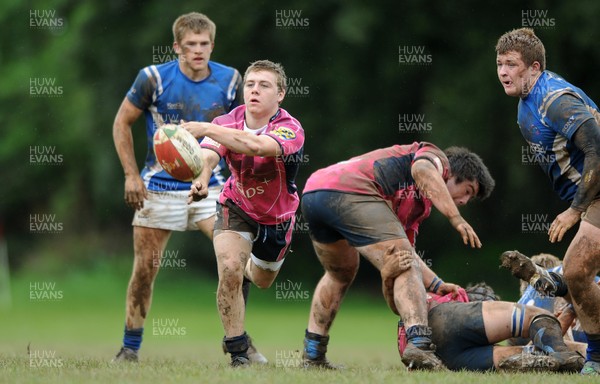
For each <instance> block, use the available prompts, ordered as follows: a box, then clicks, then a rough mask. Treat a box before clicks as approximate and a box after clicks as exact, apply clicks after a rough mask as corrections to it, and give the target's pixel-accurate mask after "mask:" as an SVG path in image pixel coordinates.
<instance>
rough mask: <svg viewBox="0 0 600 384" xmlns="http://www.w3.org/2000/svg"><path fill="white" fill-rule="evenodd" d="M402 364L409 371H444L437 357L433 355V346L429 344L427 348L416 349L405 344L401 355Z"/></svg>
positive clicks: (444, 368) (414, 346) (409, 343)
mask: <svg viewBox="0 0 600 384" xmlns="http://www.w3.org/2000/svg"><path fill="white" fill-rule="evenodd" d="M402 362H403V363H404V365H405V366H406V368H407V369H408V370H409V371H412V370H423V371H446V370H447V368H446V366H444V364H443V363H442V361H441V360H440V359H439V357H437V356H436V354H435V345H433V344H430V345H429V347H428V348H418V347H417V346H416V345H414V344H413V343H411V342H408V344H406V348H405V349H404V353H403V354H402Z"/></svg>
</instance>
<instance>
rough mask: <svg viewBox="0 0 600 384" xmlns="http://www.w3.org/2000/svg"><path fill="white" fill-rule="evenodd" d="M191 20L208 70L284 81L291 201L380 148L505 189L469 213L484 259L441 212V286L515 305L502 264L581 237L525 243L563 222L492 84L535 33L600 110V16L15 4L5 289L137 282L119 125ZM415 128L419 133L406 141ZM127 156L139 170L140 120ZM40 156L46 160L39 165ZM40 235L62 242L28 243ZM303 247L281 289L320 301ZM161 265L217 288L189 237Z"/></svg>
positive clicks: (6, 78)
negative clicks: (500, 61) (470, 165)
mask: <svg viewBox="0 0 600 384" xmlns="http://www.w3.org/2000/svg"><path fill="white" fill-rule="evenodd" d="M190 11H198V12H203V13H205V14H207V15H208V16H209V17H210V18H211V19H212V20H213V21H215V23H216V24H217V36H216V45H215V50H214V52H213V55H212V59H213V60H215V61H218V62H221V63H224V64H227V65H230V66H233V67H235V68H237V69H238V70H239V71H240V72H242V73H243V71H244V70H245V68H246V67H247V65H248V64H249V63H250V62H252V61H254V60H258V59H270V60H272V61H277V62H280V63H282V64H283V65H284V67H285V69H286V73H287V75H288V77H289V78H290V79H291V83H290V84H291V85H292V87H293V92H291V93H290V94H289V95H288V97H287V98H286V99H285V100H284V103H283V107H284V108H286V109H287V110H288V111H290V112H291V113H292V115H294V116H295V117H297V118H298V119H299V120H300V121H301V123H302V124H303V126H304V129H305V133H306V145H305V154H306V156H305V159H306V161H305V162H304V164H303V166H302V167H301V169H300V173H299V176H298V180H297V182H298V186H299V188H300V190H301V189H302V188H303V186H304V183H305V180H306V178H307V177H308V176H309V175H310V173H311V172H313V171H314V170H316V169H318V168H321V167H324V166H326V165H329V164H332V163H334V162H337V161H340V160H344V159H347V158H349V157H352V156H355V155H358V154H361V153H364V152H367V151H370V150H372V149H375V148H379V147H385V146H390V145H393V144H405V143H411V142H413V141H421V140H423V141H430V142H433V143H435V144H436V145H438V146H439V147H441V148H446V147H448V146H451V145H459V146H465V147H468V148H470V149H471V150H473V151H474V152H476V153H478V154H479V155H480V156H481V157H482V158H483V160H484V162H485V163H486V164H487V165H488V167H489V169H490V171H491V173H492V175H493V176H494V178H495V180H496V183H497V186H496V189H495V191H494V193H493V194H492V196H491V197H490V198H489V199H488V200H486V201H483V202H475V203H472V204H469V205H468V206H467V207H464V208H462V209H461V211H462V213H463V215H464V217H465V218H466V219H467V221H469V223H470V224H471V225H472V226H473V227H474V228H475V230H476V232H477V233H478V235H479V237H480V238H481V240H482V242H483V244H484V246H483V248H482V249H480V250H471V249H470V248H467V247H465V246H464V245H463V244H462V241H461V240H460V238H459V236H458V234H457V233H456V232H455V230H454V229H452V227H451V226H450V224H449V223H448V222H447V220H446V219H445V218H444V217H442V215H440V214H439V213H438V212H437V211H435V210H434V211H433V213H432V215H431V218H430V219H429V220H427V221H426V222H425V223H424V224H423V225H422V226H421V234H420V235H419V237H418V239H417V250H418V252H419V255H420V256H422V257H423V258H424V259H425V261H426V263H427V264H428V265H430V266H431V267H432V268H433V269H434V270H435V271H436V272H438V274H439V275H440V276H442V277H443V278H444V279H445V280H447V281H454V282H456V283H459V284H462V285H466V284H467V283H469V282H477V281H481V280H485V281H487V282H488V283H490V284H491V285H492V286H494V287H495V288H496V289H497V290H498V291H499V292H500V294H501V295H503V296H504V297H506V298H516V297H517V292H516V287H517V282H516V281H513V279H512V278H510V276H509V274H508V272H506V271H503V270H502V271H500V270H498V264H499V263H498V257H499V255H500V253H501V252H502V251H504V250H508V249H519V250H521V251H522V252H524V253H526V254H535V253H539V252H549V253H553V254H556V255H558V256H559V257H561V258H562V256H563V254H564V252H565V251H566V247H567V245H568V241H569V240H570V239H571V238H572V236H573V234H574V230H571V231H570V233H569V234H568V236H567V239H565V240H563V242H562V243H560V244H550V243H549V242H548V241H547V236H546V235H545V234H543V233H537V232H536V231H534V230H525V231H524V230H523V228H524V227H523V223H524V222H527V221H528V220H529V222H531V221H534V222H535V221H536V220H537V221H538V222H539V223H538V224H539V225H541V226H543V224H544V223H545V222H547V223H548V224H549V223H550V222H551V221H552V220H553V219H554V217H555V216H556V215H557V214H558V213H560V212H562V211H563V210H564V209H566V208H567V205H566V204H565V203H563V202H560V201H559V200H558V198H557V197H556V196H555V194H554V193H553V192H552V191H551V188H550V184H549V182H548V181H547V179H546V178H545V176H544V175H543V173H542V172H541V171H540V169H539V168H538V167H537V166H535V165H531V164H529V163H527V161H525V158H524V157H523V155H524V154H523V151H525V146H524V141H523V139H522V137H521V135H520V133H519V131H518V127H517V124H516V106H517V100H516V99H513V98H509V97H507V96H505V94H504V92H503V90H502V87H501V85H500V83H499V81H498V79H497V76H496V68H495V52H494V46H495V43H496V40H497V38H498V37H499V36H500V35H501V34H502V33H504V32H506V31H508V30H510V29H513V28H518V27H521V26H524V25H530V26H534V29H535V30H536V33H537V34H538V35H539V36H540V37H541V39H542V41H543V42H544V43H545V46H546V50H547V67H548V69H550V70H552V71H554V72H557V73H559V74H561V75H562V76H564V77H565V78H566V79H567V80H568V81H570V82H572V83H574V84H576V85H578V86H580V87H581V88H583V89H584V91H586V93H588V95H589V96H590V97H591V98H592V99H596V100H597V101H599V100H600V81H599V80H600V79H599V76H600V75H599V74H598V71H596V70H595V69H596V67H597V64H598V62H600V50H598V49H597V44H598V37H599V36H600V25H599V24H598V23H597V15H599V14H600V3H598V2H596V1H592V0H589V1H578V2H576V3H568V2H559V1H530V2H521V1H505V2H501V3H489V4H482V3H481V2H478V1H470V0H469V1H459V0H449V1H418V0H403V1H387V0H384V1H378V2H371V3H365V2H363V1H359V0H346V1H341V0H323V1H320V2H318V3H315V2H312V1H301V0H297V1H289V2H285V3H283V2H281V1H274V0H263V1H249V0H241V1H232V2H215V1H198V0H195V1H179V2H161V1H148V2H141V1H116V0H103V1H100V0H92V1H87V2H76V1H72V0H71V1H69V0H53V1H48V2H40V1H26V2H18V1H9V2H5V5H3V7H2V10H0V20H1V21H2V25H3V30H4V32H5V33H3V34H2V35H1V36H0V68H1V73H2V80H1V86H0V108H1V109H2V111H1V113H0V119H1V120H2V128H1V129H2V131H1V132H2V136H1V137H2V139H1V140H0V160H1V164H2V175H3V177H2V179H3V180H4V182H6V183H7V184H5V187H4V188H2V189H1V192H0V193H1V198H0V225H1V226H2V229H3V237H4V239H5V240H6V243H7V249H8V259H9V263H10V267H11V270H12V271H13V273H28V272H36V273H45V274H60V273H66V272H65V271H69V270H92V269H94V268H100V267H107V268H111V266H114V265H119V264H121V263H123V264H126V265H127V266H129V265H130V263H131V260H132V240H131V234H132V230H131V226H130V222H131V218H132V212H131V211H130V210H129V208H127V207H126V206H125V205H124V203H123V181H124V179H123V173H122V169H121V166H120V163H119V160H118V158H117V155H116V152H115V149H114V145H113V141H112V123H113V120H114V116H115V113H116V111H117V109H118V107H119V105H120V103H121V101H122V99H123V97H124V96H125V93H126V92H127V90H128V88H129V87H130V86H131V84H132V82H133V80H134V78H135V76H136V74H137V72H138V71H139V70H140V69H141V68H142V67H144V66H146V65H149V64H158V63H159V61H161V60H163V59H164V58H165V57H166V56H167V55H169V54H171V55H172V54H174V52H172V50H171V51H169V49H168V48H169V47H170V46H171V44H172V40H173V38H172V33H171V25H172V23H173V21H174V20H175V18H176V17H177V16H179V15H180V14H183V13H186V12H190ZM161 55H162V56H161ZM32 87H33V89H32ZM40 89H42V90H43V91H42V92H39V90H40ZM44 90H45V91H44ZM411 121H412V122H415V123H417V125H413V126H412V127H413V128H414V127H417V128H416V129H407V127H409V126H407V125H404V126H403V125H402V124H401V123H403V122H404V123H406V122H411ZM134 139H135V147H136V155H137V158H138V164H139V165H140V168H141V167H142V166H143V159H144V158H145V155H146V146H147V143H146V139H145V128H144V125H143V121H142V119H140V120H139V121H138V122H137V123H136V125H135V126H134ZM41 154H46V155H50V154H53V155H55V156H54V157H46V160H47V161H43V160H41V161H36V160H35V159H36V157H35V156H38V157H37V159H43V157H39V156H40V155H41ZM32 155H34V158H33V160H32V157H31V156H32ZM536 214H537V215H540V216H535V215H536ZM44 215H46V216H44ZM528 215H532V216H528ZM40 221H45V222H46V223H53V224H55V225H54V229H58V230H56V231H54V232H53V233H50V232H51V231H50V232H43V233H40V232H36V231H34V230H32V223H34V224H35V223H36V222H40ZM300 221H301V218H300ZM58 224H60V225H58ZM57 225H58V226H57ZM539 225H538V226H539ZM529 228H532V227H529ZM298 229H299V230H298V233H297V234H296V236H295V241H294V245H293V250H294V252H293V253H292V254H291V255H290V256H289V257H288V259H287V261H286V265H285V266H284V267H283V269H282V272H281V275H280V276H281V277H280V279H283V280H284V281H285V280H286V279H290V280H295V281H298V280H302V281H306V282H307V285H308V284H309V283H310V285H311V286H314V284H313V283H314V282H316V279H318V277H319V276H320V275H321V274H322V269H321V267H320V265H319V264H318V261H317V260H316V257H315V256H314V253H313V251H312V248H311V245H310V239H309V237H308V234H307V233H306V231H305V227H303V226H302V225H300V226H299V227H298ZM538 229H539V228H538ZM169 248H171V249H177V250H180V251H181V252H180V253H179V255H180V257H184V258H185V259H186V260H187V261H188V265H189V268H188V271H187V273H188V274H189V276H190V277H191V278H194V276H195V275H208V276H212V277H215V278H216V267H215V265H216V264H215V262H214V254H213V251H212V246H211V244H210V242H208V241H207V240H206V239H204V238H203V237H202V235H200V234H199V233H189V232H187V233H181V234H175V235H173V236H172V239H171V242H170V246H169ZM181 255H184V256H181ZM378 279H379V277H378V274H377V273H376V271H375V270H374V269H373V268H372V267H371V266H369V265H367V264H366V263H363V266H362V267H361V271H360V272H359V276H358V279H357V282H356V285H358V286H359V287H361V288H362V289H364V290H367V291H373V292H377V291H378V290H379V280H378Z"/></svg>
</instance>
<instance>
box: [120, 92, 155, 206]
mask: <svg viewBox="0 0 600 384" xmlns="http://www.w3.org/2000/svg"><path fill="white" fill-rule="evenodd" d="M141 114H142V110H141V109H139V108H137V107H136V106H135V105H133V104H132V103H131V102H130V101H129V100H128V99H127V98H125V99H124V100H123V102H122V103H121V106H120V107H119V111H118V112H117V115H116V116H115V121H114V124H113V141H114V143H115V148H116V150H117V155H118V156H119V160H120V161H121V166H122V167H123V172H124V174H125V196H124V197H125V203H126V204H127V205H129V206H130V207H132V208H134V209H142V208H143V207H144V199H145V198H146V195H147V191H146V187H145V186H144V182H143V181H142V178H141V177H140V171H139V168H138V166H137V163H136V161H135V153H134V150H133V134H132V132H131V127H132V126H133V123H134V122H135V121H136V120H137V119H138V117H140V115H141Z"/></svg>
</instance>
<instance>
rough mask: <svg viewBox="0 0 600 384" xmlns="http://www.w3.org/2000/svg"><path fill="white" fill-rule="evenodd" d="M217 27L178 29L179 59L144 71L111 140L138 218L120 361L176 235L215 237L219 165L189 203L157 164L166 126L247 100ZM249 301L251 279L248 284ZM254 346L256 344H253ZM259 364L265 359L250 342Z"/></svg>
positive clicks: (191, 19) (206, 23) (134, 354)
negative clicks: (139, 128)
mask: <svg viewBox="0 0 600 384" xmlns="http://www.w3.org/2000/svg"><path fill="white" fill-rule="evenodd" d="M215 32H216V26H215V24H214V23H213V22H212V21H211V20H210V19H209V18H208V17H207V16H206V15H203V14H200V13H196V12H192V13H188V14H185V15H182V16H180V17H178V18H177V20H175V22H174V24H173V37H174V43H173V48H174V51H175V52H176V53H177V55H178V59H176V60H173V61H169V62H166V63H164V64H159V65H150V66H148V67H145V68H143V69H142V70H140V71H139V73H138V75H137V78H136V79H135V81H134V83H133V86H132V87H131V88H130V90H129V92H128V93H127V95H126V97H125V99H124V100H123V102H122V103H121V106H120V108H119V110H118V112H117V115H116V117H115V122H114V126H113V139H114V143H115V147H116V150H117V153H118V155H119V159H120V161H121V165H122V166H123V171H124V173H125V203H126V204H127V205H129V206H130V207H131V208H133V209H134V210H135V214H134V218H133V223H132V224H133V248H134V262H133V272H132V275H131V280H130V281H129V287H128V288H127V298H126V319H125V332H124V333H125V334H124V337H123V347H122V348H121V350H120V351H119V353H118V354H117V356H116V358H115V360H117V361H119V360H126V361H137V360H138V350H139V348H140V345H141V342H142V334H143V330H144V328H143V327H144V321H145V320H146V317H147V315H148V311H149V310H150V304H151V301H152V290H153V284H154V280H155V278H156V275H157V273H158V271H159V268H160V266H161V258H162V256H163V252H164V250H165V247H166V245H167V242H168V240H169V236H170V234H171V231H186V230H200V231H201V232H202V233H204V234H205V235H206V236H207V237H209V238H210V239H212V235H213V227H214V219H215V212H216V202H217V198H218V195H219V192H220V190H221V187H222V185H223V184H224V181H225V179H224V177H223V176H222V175H221V173H220V167H218V166H217V168H215V169H214V171H213V174H212V177H211V179H210V184H209V195H208V197H207V198H206V199H204V200H202V201H199V202H194V203H192V204H189V205H188V204H187V195H188V192H189V190H190V188H191V183H190V182H181V181H178V180H176V179H174V178H173V177H171V176H170V175H169V174H167V173H166V172H165V171H164V170H163V169H162V167H161V166H160V164H159V163H158V162H157V161H156V157H155V154H154V152H153V148H152V137H153V135H154V132H155V131H156V129H157V127H160V126H161V125H163V124H168V123H173V124H178V123H180V122H181V121H207V122H210V121H212V120H213V119H214V118H215V117H217V116H220V115H223V114H225V113H228V112H229V111H231V110H232V109H234V108H235V107H237V106H238V105H239V103H240V101H241V92H239V87H240V84H241V77H240V74H239V72H238V71H237V70H236V69H234V68H231V67H227V66H225V65H222V64H219V63H216V62H214V61H210V56H211V53H212V51H213V48H214V44H215ZM142 114H143V115H144V119H145V122H146V135H147V141H148V153H147V156H146V161H145V167H144V169H143V170H142V172H141V174H140V172H139V169H138V166H137V164H136V160H135V155H134V149H133V134H132V126H133V123H134V122H135V121H136V120H137V119H138V118H139V117H140V116H141V115H142ZM245 288H246V289H245V291H244V293H245V296H244V298H245V299H246V298H247V293H248V289H249V282H245ZM250 343H251V341H250ZM249 352H250V353H249V357H250V359H251V360H252V361H253V362H266V359H265V358H264V356H262V355H260V353H258V352H256V350H255V348H254V347H253V346H252V345H251V348H250V351H249Z"/></svg>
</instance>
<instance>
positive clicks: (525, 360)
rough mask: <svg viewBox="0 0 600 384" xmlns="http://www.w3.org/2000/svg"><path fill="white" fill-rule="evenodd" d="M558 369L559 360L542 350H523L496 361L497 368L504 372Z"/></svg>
mask: <svg viewBox="0 0 600 384" xmlns="http://www.w3.org/2000/svg"><path fill="white" fill-rule="evenodd" d="M559 369H560V362H559V361H558V360H557V359H555V358H554V357H553V356H550V355H546V354H545V353H543V352H540V353H537V352H529V351H527V350H525V349H523V352H521V353H518V354H516V355H512V356H509V357H507V358H505V359H503V360H502V361H500V363H498V370H500V371H506V372H551V371H558V370H559Z"/></svg>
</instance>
